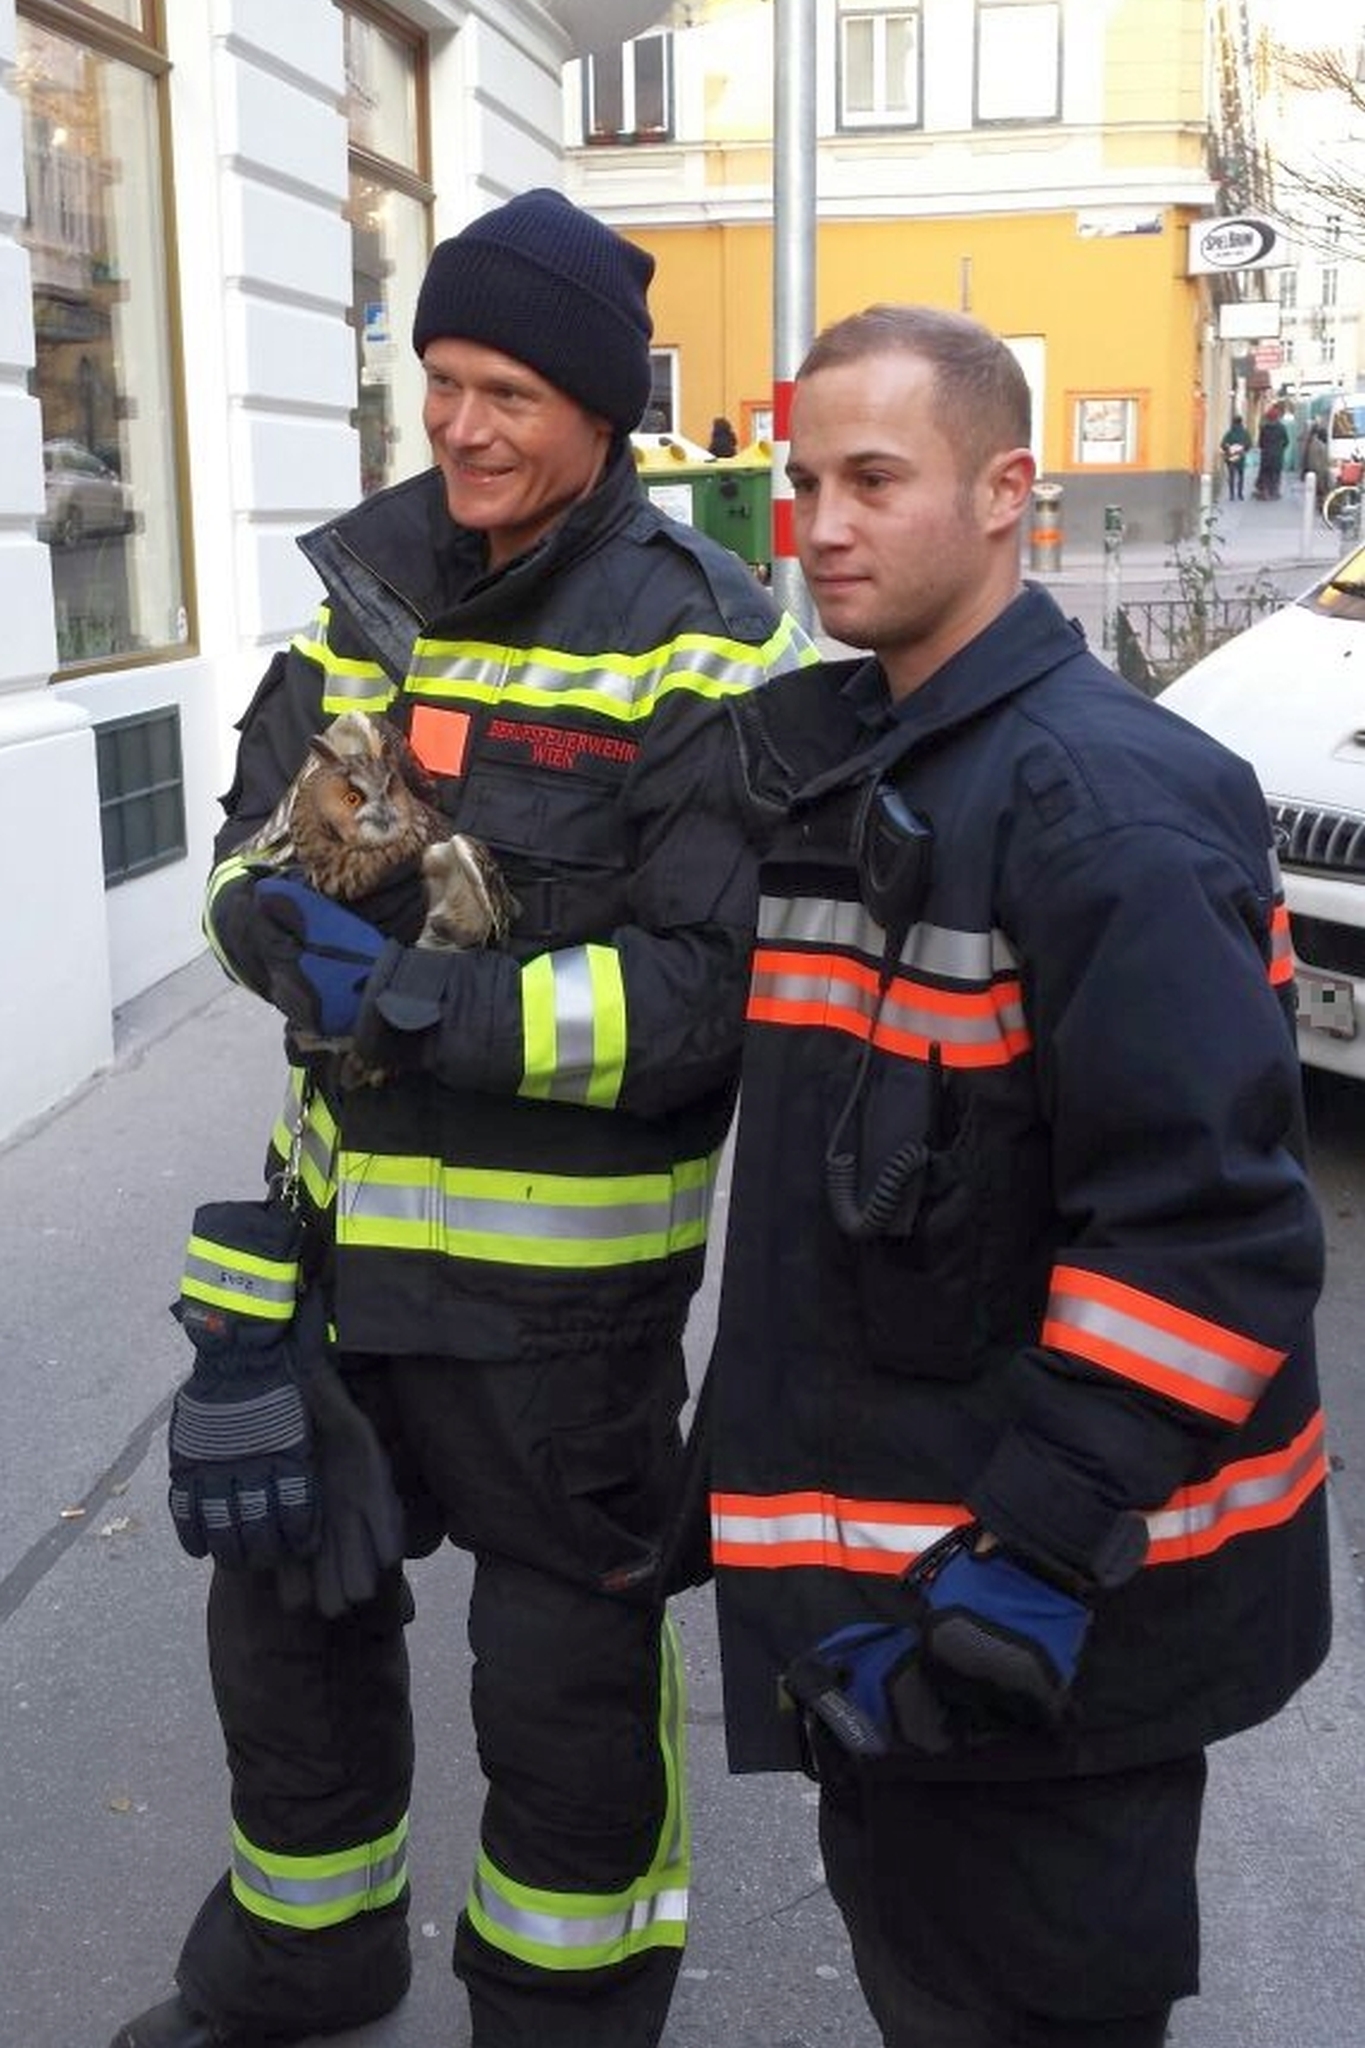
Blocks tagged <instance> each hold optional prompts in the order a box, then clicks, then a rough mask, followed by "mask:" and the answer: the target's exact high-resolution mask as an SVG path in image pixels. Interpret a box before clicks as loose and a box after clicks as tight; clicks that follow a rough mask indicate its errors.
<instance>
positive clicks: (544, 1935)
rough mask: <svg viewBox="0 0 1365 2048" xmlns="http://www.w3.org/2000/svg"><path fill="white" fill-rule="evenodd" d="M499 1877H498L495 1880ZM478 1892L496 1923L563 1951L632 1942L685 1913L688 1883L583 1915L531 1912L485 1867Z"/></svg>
mask: <svg viewBox="0 0 1365 2048" xmlns="http://www.w3.org/2000/svg"><path fill="white" fill-rule="evenodd" d="M494 1882H495V1881H494ZM474 1893H475V1896H476V1898H477V1900H478V1903H479V1907H480V1909H481V1911H482V1912H483V1914H484V1916H485V1917H486V1918H487V1919H488V1920H490V1921H492V1923H493V1924H494V1926H497V1927H501V1928H502V1929H504V1931H505V1932H507V1933H508V1934H515V1935H516V1936H517V1937H518V1938H519V1939H520V1940H522V1941H524V1942H533V1943H534V1944H535V1945H536V1946H537V1947H538V1948H553V1949H559V1950H570V1951H572V1950H574V1949H601V1948H613V1947H617V1946H623V1947H628V1946H629V1945H630V1944H631V1942H632V1938H633V1937H637V1936H639V1935H642V1934H648V1933H649V1931H650V1930H651V1929H652V1928H654V1927H655V1926H657V1925H659V1924H660V1923H661V1922H664V1921H679V1920H685V1919H686V1918H687V1904H688V1895H687V1890H686V1887H685V1886H684V1887H681V1888H680V1889H679V1890H677V1891H663V1892H654V1893H652V1894H651V1895H650V1896H649V1897H648V1898H640V1899H633V1900H632V1901H631V1902H630V1904H629V1905H628V1906H626V1907H625V1908H623V1909H619V1908H618V1909H617V1910H616V1911H614V1912H608V1913H599V1914H596V1915H594V1916H593V1917H591V1918H586V1917H583V1916H581V1915H579V1914H574V1915H572V1916H567V1915H564V1914H559V1913H546V1912H533V1911H532V1910H531V1909H530V1908H529V1907H527V1906H514V1905H513V1904H512V1903H511V1901H510V1900H508V1899H505V1898H503V1897H502V1895H501V1894H500V1893H499V1892H498V1891H497V1890H496V1889H495V1888H494V1884H493V1883H490V1882H488V1880H487V1875H486V1873H485V1872H484V1871H478V1872H476V1873H475V1877H474Z"/></svg>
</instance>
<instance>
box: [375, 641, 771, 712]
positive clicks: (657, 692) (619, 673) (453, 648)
mask: <svg viewBox="0 0 1365 2048" xmlns="http://www.w3.org/2000/svg"><path fill="white" fill-rule="evenodd" d="M777 640H778V636H776V635H775V636H774V639H773V641H771V642H769V644H768V646H767V647H766V648H761V647H752V646H749V645H747V644H746V643H745V642H743V641H737V640H713V639H708V638H706V637H705V636H703V635H700V634H689V633H680V634H679V635H678V637H677V639H676V640H670V641H667V642H665V643H664V644H663V645H662V646H659V647H651V648H648V649H646V650H645V651H644V652H643V653H640V654H633V655H630V654H617V655H612V654H607V653H601V654H570V653H567V652H561V651H560V650H558V649H552V648H545V647H529V648H519V647H498V646H490V645H489V644H488V643H487V642H485V641H477V640H464V641H459V640H457V641H439V640H419V641H418V642H417V644H416V646H415V648H414V650H413V654H412V661H411V665H410V667H409V670H408V677H407V681H406V683H405V685H404V687H405V689H407V690H408V691H411V692H416V693H419V694H421V695H424V696H431V697H436V696H448V697H472V698H475V699H478V700H480V701H482V702H491V701H492V700H493V699H494V698H503V699H506V700H510V701H511V702H512V703H516V702H518V701H522V702H525V703H530V704H536V703H549V702H553V701H554V700H556V699H558V700H560V701H563V700H566V699H568V700H571V701H574V702H577V703H580V704H583V705H585V706H591V707H593V708H596V709H598V710H602V711H605V712H607V713H608V714H610V715H612V716H614V717H617V718H625V719H636V718H641V717H646V716H648V714H649V713H650V711H651V710H652V709H653V706H654V703H655V700H656V699H657V698H658V697H659V696H661V695H662V694H663V693H664V691H666V690H670V689H688V688H691V689H695V690H699V691H700V692H701V693H702V694H703V695H706V696H714V695H718V694H723V693H728V692H730V691H739V690H747V689H752V688H753V687H754V685H755V684H756V683H759V682H761V681H762V680H763V679H764V677H765V675H766V674H767V672H768V668H769V665H770V663H769V655H770V653H772V654H775V653H776V652H777Z"/></svg>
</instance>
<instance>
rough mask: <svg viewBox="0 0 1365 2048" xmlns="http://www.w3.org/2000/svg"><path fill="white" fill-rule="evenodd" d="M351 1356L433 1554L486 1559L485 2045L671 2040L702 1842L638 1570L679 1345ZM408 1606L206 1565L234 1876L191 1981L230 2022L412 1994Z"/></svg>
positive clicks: (662, 1640) (476, 1989) (673, 1688)
mask: <svg viewBox="0 0 1365 2048" xmlns="http://www.w3.org/2000/svg"><path fill="white" fill-rule="evenodd" d="M346 1364H347V1366H348V1369H349V1370H348V1379H349V1381H350V1384H351V1386H352V1389H353V1391H354V1392H355V1393H356V1396H357V1398H358V1399H360V1400H361V1404H362V1406H364V1407H365V1409H366V1411H367V1412H368V1413H369V1414H370V1415H371V1418H372V1420H373V1421H374V1422H375V1424H376V1427H377V1428H378V1429H379V1430H380V1434H381V1437H382V1438H383V1440H384V1441H385V1442H386V1444H387V1445H388V1447H389V1450H390V1455H391V1458H392V1461H393V1464H394V1468H395V1473H396V1476H397V1478H398V1480H399V1490H400V1492H401V1493H402V1494H403V1496H404V1500H405V1503H408V1504H409V1505H410V1506H411V1510H412V1519H413V1522H414V1526H417V1525H420V1526H421V1527H422V1528H423V1529H424V1530H425V1531H426V1532H427V1535H426V1538H425V1540H424V1542H423V1545H422V1547H423V1548H430V1547H431V1541H430V1537H431V1533H432V1532H433V1531H434V1530H437V1529H440V1530H441V1531H443V1533H444V1534H445V1535H446V1536H447V1537H448V1538H449V1539H450V1540H452V1541H453V1542H455V1543H457V1544H459V1545H460V1546H461V1547H463V1548H466V1549H468V1550H469V1551H470V1552H471V1553H472V1556H473V1584H472V1590H471V1594H470V1604H469V1622H468V1629H469V1644H470V1649H471V1652H472V1657H473V1665H472V1680H471V1708H472V1715H473V1721H474V1729H475V1735H476V1739H477V1746H478V1766H479V1769H480V1771H481V1773H482V1779H483V1795H484V1796H483V1808H482V1816H481V1825H480V1841H479V1847H478V1853H477V1858H476V1867H475V1870H474V1872H473V1875H472V1879H471V1882H470V1884H469V1888H468V1891H467V1894H466V1897H465V1904H464V1909H463V1911H462V1912H461V1914H460V1917H459V1921H458V1925H457V1929H456V1935H455V1944H454V1958H453V1962H454V1968H455V1972H456V1975H457V1976H458V1977H459V1978H460V1979H461V1980H462V1981H463V1983H464V1986H465V1989H466V1993H467V1996H468V1999H469V2005H470V2011H471V2016H472V2020H473V2033H472V2042H473V2048H656V2044H657V2042H658V2040H659V2038H660V2035H661V2034H662V2032H663V2026H664V2021H665V2018H666V2015H667V2010H668V2004H669V2000H670V1998H671V1995H672V1989H673V1984H674V1981H675V1979H676V1975H677V1969H678V1964H679V1962H680V1960H681V1952H682V1944H683V1940H684V1938H685V1932H686V1914H687V1857H688V1836H687V1822H686V1812H685V1804H684V1782H683V1772H684V1759H683V1752H682V1724H683V1703H682V1679H681V1670H680V1659H679V1656H678V1651H677V1645H676V1641H675V1638H674V1635H673V1631H672V1628H671V1625H670V1624H669V1623H668V1622H667V1620H666V1618H665V1616H664V1613H663V1609H662V1606H661V1603H660V1602H659V1600H658V1598H657V1597H656V1595H655V1592H654V1590H653V1582H652V1580H651V1579H650V1578H649V1577H648V1576H647V1575H643V1576H642V1574H644V1567H645V1565H646V1564H647V1562H648V1560H649V1559H650V1558H651V1557H652V1556H653V1555H654V1554H655V1553H656V1551H657V1544H658V1540H659V1533H660V1530H659V1522H660V1517H661V1514H662V1508H663V1503H664V1502H665V1500H666V1499H667V1496H668V1493H669V1488H670V1485H671V1481H672V1476H673V1473H674V1470H675V1467H676V1459H677V1416H678V1412H679V1408H680V1405H681V1398H682V1394H683V1392H684V1391H685V1382H684V1380H683V1377H682V1364H681V1354H680V1351H679V1347H678V1346H677V1345H676V1343H673V1342H671V1341H670V1342H669V1343H667V1344H666V1345H661V1346H657V1347H652V1348H647V1349H645V1350H643V1351H641V1350H639V1349H635V1350H633V1351H631V1352H629V1353H625V1352H616V1353H614V1354H613V1353H607V1354H605V1355H602V1356H594V1357H592V1358H584V1357H573V1358H571V1359H557V1360H549V1361H537V1362H534V1363H526V1364H520V1363H518V1364H507V1363H499V1364H497V1365H493V1366H485V1365H482V1364H468V1363H466V1362H463V1361H458V1360H450V1359H409V1358H404V1359H389V1360H365V1361H363V1362H362V1361H355V1360H348V1361H346ZM412 1612H413V1608H412V1601H411V1595H410V1593H409V1591H408V1588H407V1583H406V1580H405V1577H404V1575H403V1574H401V1573H400V1572H397V1571H395V1572H394V1573H392V1574H390V1575H389V1578H388V1579H387V1580H386V1582H385V1583H384V1585H383V1586H382V1587H381V1589H380V1591H379V1593H378V1595H377V1596H376V1598H375V1599H374V1600H373V1601H370V1602H368V1603H367V1604H366V1606H365V1607H363V1608H361V1609H359V1610H356V1611H355V1612H353V1613H352V1614H350V1615H347V1616H345V1617H343V1618H342V1619H341V1620H338V1621H327V1620H324V1619H323V1618H322V1617H320V1616H318V1615H312V1614H308V1615H303V1616H300V1615H297V1614H291V1615H286V1614H284V1613H283V1611H282V1610H281V1608H280V1606H279V1602H278V1599H277V1597H276V1592H275V1586H274V1580H273V1577H272V1576H271V1575H270V1574H268V1573H243V1572H236V1571H227V1570H221V1569H218V1570H215V1573H214V1578H213V1583H212V1586H211V1589H210V1596H209V1615H208V1628H209V1650H210V1668H211V1673H212V1678H213V1685H214V1696H215V1701H216V1704H217V1707H218V1713H219V1718H220V1721H221V1723H222V1727H223V1732H224V1736H225V1739H226V1743H227V1753H228V1762H229V1768H230V1772H231V1778H232V1817H233V1839H232V1867H231V1870H230V1872H229V1873H228V1875H227V1876H226V1877H225V1878H224V1879H223V1880H221V1881H220V1883H219V1884H218V1885H217V1886H216V1887H215V1888H214V1890H213V1892H212V1893H211V1894H210V1895H209V1897H208V1899H206V1900H205V1902H204V1905H203V1906H202V1907H201V1909H200V1912H199V1915H198V1917H197V1918H196V1920H195V1922H194V1925H193V1926H192V1928H191V1930H190V1933H189V1935H188V1937H187V1938H186V1941H185V1944H184V1948H183V1950H182V1954H181V1959H180V1966H179V1970H178V1973H177V1975H178V1981H179V1984H180V1987H181V1989H182V1991H183V1992H184V1994H185V1996H186V1998H187V1999H188V2001H189V2002H190V2003H191V2004H192V2005H193V2006H195V2007H196V2008H197V2009H199V2010H201V2011H203V2012H205V2013H207V2014H208V2015H209V2016H210V2017H212V2018H213V2019H215V2020H217V2021H219V2022H227V2023H229V2024H232V2025H236V2026H239V2027H242V2028H248V2027H255V2028H257V2029H259V2030H260V2031H262V2032H264V2033H270V2034H277V2035H280V2036H283V2037H286V2038H287V2037H288V2036H290V2035H291V2034H299V2035H307V2034H313V2033H325V2032H329V2031H339V2030H342V2029H345V2028H349V2027H355V2026H359V2025H362V2024H364V2023H365V2022H366V2021H367V2020H370V2019H373V2018H374V2017H376V2016H377V2015H378V2014H379V2013H381V2012H384V2011H387V2010H388V2009H389V2008H390V2007H392V2006H393V2005H394V2004H396V2003H397V2002H398V2000H399V1999H400V1998H401V1997H402V1996H403V1993H404V1991H405V1990H406V1988H407V1984H408V1977H409V1968H410V1964H409V1948H408V1931H407V1906H408V1885H407V1858H406V1850H407V1824H408V1803H409V1798H410V1794H411V1787H412V1774H413V1747H412V1723H411V1715H410V1709H409V1684H408V1661H407V1651H406V1646H405V1640H404V1633H403V1631H404V1628H405V1626H406V1623H407V1622H408V1621H409V1620H410V1619H411V1616H412ZM453 1767H454V1766H453V1765H452V1768H453ZM461 1768H471V1767H470V1766H461Z"/></svg>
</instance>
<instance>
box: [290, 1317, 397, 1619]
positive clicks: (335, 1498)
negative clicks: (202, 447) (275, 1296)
mask: <svg viewBox="0 0 1365 2048" xmlns="http://www.w3.org/2000/svg"><path fill="white" fill-rule="evenodd" d="M298 1376H299V1384H300V1386H301V1388H302V1391H303V1397H304V1400H305V1402H306V1404H307V1409H308V1414H309V1418H310V1420H311V1422H312V1426H313V1441H314V1448H315V1455H316V1458H317V1465H318V1473H319V1478H320V1482H321V1489H322V1531H321V1536H320V1539H319V1542H318V1546H317V1548H316V1550H315V1551H314V1552H313V1554H312V1555H311V1556H310V1557H302V1556H301V1557H299V1558H295V1559H286V1560H283V1561H282V1562H281V1564H280V1566H279V1570H278V1575H277V1583H278V1586H279V1594H280V1604H281V1605H282V1606H283V1607H284V1608H286V1609H287V1610H288V1611H289V1612H290V1613H296V1612H298V1610H299V1609H301V1608H305V1607H311V1608H315V1609H316V1610H317V1612H318V1613H319V1614H322V1615H325V1616H326V1617H327V1618H328V1619H329V1620H333V1621H334V1620H335V1619H336V1618H337V1616H338V1615H342V1614H345V1613H346V1612H347V1610H348V1609H349V1608H352V1607H359V1606H362V1605H363V1604H364V1602H365V1601H367V1600H371V1599H373V1598H374V1595H375V1593H376V1592H377V1591H378V1589H379V1582H380V1579H381V1577H382V1576H383V1574H384V1573H385V1572H386V1571H388V1570H390V1569H391V1568H392V1566H394V1565H396V1564H397V1563H399V1561H400V1560H401V1558H402V1556H403V1537H404V1520H403V1508H402V1503H401V1502H400V1500H399V1498H398V1494H397V1491H396V1489H395V1487H394V1483H393V1474H392V1472H391V1470H390V1468H389V1461H388V1458H387V1457H386V1455H385V1453H384V1450H383V1447H382V1446H381V1444H380V1442H379V1438H378V1437H377V1436H376V1435H375V1432H374V1428H373V1426H372V1424H371V1423H370V1420H369V1418H368V1416H366V1415H364V1414H363V1413H362V1411H361V1410H360V1409H359V1408H358V1407H357V1406H356V1403H355V1402H354V1401H353V1400H352V1399H351V1396H350V1395H349V1394H348V1393H347V1391H346V1384H345V1381H344V1379H343V1378H342V1376H341V1374H340V1373H339V1372H338V1371H337V1369H336V1367H335V1366H334V1365H333V1364H332V1362H331V1360H330V1359H329V1358H328V1356H327V1352H326V1348H325V1345H324V1344H323V1343H322V1342H319V1343H318V1344H317V1345H316V1347H314V1348H312V1349H310V1350H309V1351H308V1352H307V1353H306V1354H301V1355H300V1359H299V1375H298Z"/></svg>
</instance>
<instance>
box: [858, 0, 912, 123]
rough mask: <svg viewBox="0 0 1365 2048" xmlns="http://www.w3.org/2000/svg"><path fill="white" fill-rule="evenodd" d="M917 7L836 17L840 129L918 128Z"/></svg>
mask: <svg viewBox="0 0 1365 2048" xmlns="http://www.w3.org/2000/svg"><path fill="white" fill-rule="evenodd" d="M922 26H923V22H922V15H921V11H920V8H919V6H918V5H911V6H906V5H904V4H902V5H900V6H888V7H867V6H858V7H848V8H846V9H841V10H840V13H839V45H838V55H839V71H838V76H839V126H840V127H841V128H918V127H919V126H920V125H921V123H922V121H923V118H924V116H923V106H922V99H923V94H922V51H921V30H922Z"/></svg>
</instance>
